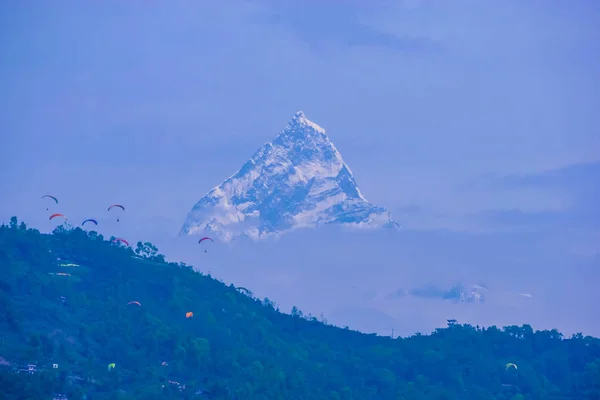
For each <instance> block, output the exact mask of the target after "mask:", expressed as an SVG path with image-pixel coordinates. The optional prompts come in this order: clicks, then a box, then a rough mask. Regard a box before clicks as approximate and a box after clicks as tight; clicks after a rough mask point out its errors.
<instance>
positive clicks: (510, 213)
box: [479, 162, 600, 230]
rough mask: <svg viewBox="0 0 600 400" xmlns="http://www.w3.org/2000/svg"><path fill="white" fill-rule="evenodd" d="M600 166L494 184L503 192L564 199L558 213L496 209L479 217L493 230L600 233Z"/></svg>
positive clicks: (584, 165) (570, 168)
mask: <svg viewBox="0 0 600 400" xmlns="http://www.w3.org/2000/svg"><path fill="white" fill-rule="evenodd" d="M598 182H600V162H591V163H578V164H572V165H568V166H566V167H563V168H557V169H553V170H549V171H544V172H541V173H535V174H521V175H507V176H503V177H496V178H492V179H491V180H490V183H491V188H492V189H497V190H501V191H513V192H514V191H517V192H518V191H519V190H534V191H536V192H537V193H539V196H540V197H542V196H554V197H557V198H560V199H561V201H562V203H563V206H562V207H560V208H559V209H555V210H523V209H518V208H511V209H496V210H490V211H485V212H483V213H481V214H480V215H479V217H480V218H482V219H483V220H484V221H485V222H486V223H488V224H491V225H493V226H503V227H507V226H513V227H516V228H523V227H527V228H533V229H537V230H543V229H546V230H548V229H569V228H580V229H589V230H598V229H600V207H598V204H600V185H599V184H598Z"/></svg>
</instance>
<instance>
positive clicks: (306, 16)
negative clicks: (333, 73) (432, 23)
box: [258, 0, 440, 52]
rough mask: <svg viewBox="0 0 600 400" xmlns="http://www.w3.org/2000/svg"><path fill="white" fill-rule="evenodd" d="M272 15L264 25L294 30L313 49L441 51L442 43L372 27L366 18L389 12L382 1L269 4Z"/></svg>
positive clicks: (266, 18) (267, 16) (263, 20)
mask: <svg viewBox="0 0 600 400" xmlns="http://www.w3.org/2000/svg"><path fill="white" fill-rule="evenodd" d="M267 3H268V4H269V13H268V15H266V16H262V17H259V18H258V20H260V21H261V22H267V23H269V24H272V25H277V26H282V27H285V28H287V29H290V30H291V31H292V32H294V34H295V35H297V36H298V37H299V38H300V39H301V40H303V41H304V42H306V43H307V44H308V45H309V46H311V47H312V48H313V49H315V48H316V49H320V48H322V46H325V44H327V43H335V44H339V45H343V46H349V47H355V46H375V47H382V48H387V49H390V50H396V51H402V52H423V51H434V50H439V48H440V47H439V43H436V42H435V41H433V40H431V39H430V38H427V37H425V36H422V37H416V36H411V35H402V36H399V35H395V34H391V33H387V32H384V31H383V30H379V29H377V28H376V27H374V26H371V25H369V24H368V23H367V22H366V21H365V18H366V17H368V16H370V15H373V14H375V15H376V14H379V13H382V12H386V11H388V10H389V9H390V5H389V4H386V3H385V2H382V1H373V2H369V3H366V2H358V1H343V2H342V1H335V0H334V1H316V0H309V1H306V0H303V1H298V0H294V1H286V2H281V1H277V2H267Z"/></svg>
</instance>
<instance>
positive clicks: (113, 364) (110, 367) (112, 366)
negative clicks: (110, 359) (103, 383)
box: [108, 363, 116, 371]
mask: <svg viewBox="0 0 600 400" xmlns="http://www.w3.org/2000/svg"><path fill="white" fill-rule="evenodd" d="M115 367H116V365H115V363H110V364H108V370H109V371H110V370H111V369H113V368H115Z"/></svg>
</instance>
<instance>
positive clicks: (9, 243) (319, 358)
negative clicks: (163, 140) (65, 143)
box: [0, 218, 600, 400]
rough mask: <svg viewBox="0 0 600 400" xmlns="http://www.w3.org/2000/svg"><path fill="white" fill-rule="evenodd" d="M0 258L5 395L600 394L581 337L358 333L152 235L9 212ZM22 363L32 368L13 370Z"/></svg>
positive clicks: (596, 356)
mask: <svg viewBox="0 0 600 400" xmlns="http://www.w3.org/2000/svg"><path fill="white" fill-rule="evenodd" d="M61 264H62V265H61ZM74 264H75V265H74ZM0 266H1V270H2V274H1V275H0V309H1V310H2V313H1V314H0V334H1V339H0V388H2V389H1V390H2V398H5V399H25V398H30V399H44V398H48V399H49V398H52V395H53V394H56V393H62V394H65V395H66V396H68V398H69V399H71V400H72V399H81V398H88V399H159V398H160V399H164V398H173V399H174V398H198V399H201V398H214V399H285V400H292V399H357V400H358V399H361V400H363V399H406V400H409V399H415V400H417V399H600V340H599V339H596V338H592V337H583V336H582V335H575V336H573V337H571V338H569V339H564V338H562V335H561V334H560V333H559V332H557V331H555V330H553V331H535V332H534V331H533V330H532V328H531V327H530V326H528V325H524V326H522V327H517V326H511V327H506V328H504V329H498V328H496V327H491V328H487V329H480V328H479V327H473V326H469V325H458V324H456V325H451V326H448V327H447V328H443V329H438V330H436V331H435V332H434V333H433V334H431V335H415V336H412V337H410V338H397V339H392V338H389V337H379V336H376V335H366V334H361V333H359V332H355V331H352V330H349V329H341V328H338V327H334V326H329V325H327V324H325V323H322V322H319V321H317V320H316V319H315V318H312V317H310V316H304V315H303V314H302V313H301V312H299V311H297V310H296V309H294V310H293V312H292V315H289V314H284V313H281V312H279V311H278V310H277V309H276V306H275V305H274V303H272V302H271V301H269V300H268V299H264V300H262V301H261V300H259V299H255V298H253V297H252V296H251V293H249V292H248V291H246V290H244V289H241V288H237V289H236V288H235V287H233V286H226V285H224V284H223V283H221V282H219V281H217V280H214V279H212V278H211V277H210V276H205V275H202V274H200V273H197V272H195V271H193V270H192V268H190V267H189V266H186V265H184V264H175V263H166V262H165V261H164V257H162V256H161V255H160V254H158V252H157V249H156V248H155V247H154V246H152V245H151V244H150V243H138V245H137V248H136V250H135V251H134V250H132V249H131V248H130V247H126V246H124V245H123V244H120V243H115V242H112V241H111V240H104V238H103V237H102V236H101V235H99V234H97V233H95V232H86V231H83V230H81V229H79V228H76V229H65V228H64V227H59V228H57V229H56V230H55V231H54V233H53V234H52V235H45V234H41V233H40V232H39V231H37V230H35V229H27V227H26V226H25V225H24V224H23V223H21V224H19V223H18V221H17V219H16V218H13V219H12V220H11V222H10V224H9V225H8V226H7V225H3V226H2V227H0ZM57 272H62V273H68V274H70V275H56V273H57ZM130 301H139V302H140V304H141V306H139V305H137V304H128V303H129V302H130ZM187 312H193V313H194V315H193V317H192V318H186V313H187ZM111 363H114V364H115V368H112V369H109V364H111ZM507 363H515V364H516V365H517V366H518V369H515V368H508V369H506V368H505V365H506V364H507ZM27 364H35V365H36V367H37V370H36V371H35V373H27V372H21V373H18V372H19V369H20V368H21V367H22V366H23V365H27ZM53 364H57V365H55V366H53ZM55 367H58V368H55ZM174 382H177V383H174ZM184 385H185V387H184ZM55 397H56V395H55Z"/></svg>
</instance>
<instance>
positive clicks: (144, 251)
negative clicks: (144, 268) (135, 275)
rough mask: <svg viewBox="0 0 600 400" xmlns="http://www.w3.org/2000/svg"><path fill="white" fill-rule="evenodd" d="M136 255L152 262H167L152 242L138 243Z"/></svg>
mask: <svg viewBox="0 0 600 400" xmlns="http://www.w3.org/2000/svg"><path fill="white" fill-rule="evenodd" d="M135 254H137V255H138V256H140V257H143V258H146V259H149V260H152V261H160V262H164V261H165V256H164V255H162V254H158V248H157V247H156V246H155V245H153V244H152V243H150V242H144V243H142V242H137V245H136V248H135Z"/></svg>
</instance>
